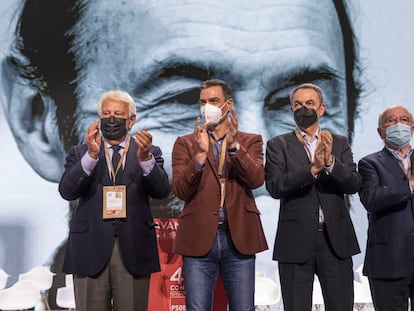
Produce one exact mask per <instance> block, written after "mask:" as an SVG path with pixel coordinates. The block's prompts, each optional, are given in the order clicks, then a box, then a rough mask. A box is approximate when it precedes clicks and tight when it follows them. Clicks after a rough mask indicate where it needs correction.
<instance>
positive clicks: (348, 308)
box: [265, 83, 361, 311]
mask: <svg viewBox="0 0 414 311" xmlns="http://www.w3.org/2000/svg"><path fill="white" fill-rule="evenodd" d="M290 101H291V110H292V112H293V114H294V119H295V122H296V125H297V127H296V129H295V130H294V131H291V132H289V133H286V134H282V135H279V136H276V137H274V138H272V139H271V140H269V141H268V143H267V148H266V168H265V172H266V189H267V190H268V191H269V193H270V194H271V196H272V197H273V198H275V199H280V212H279V222H278V227H277V233H276V241H275V248H274V253H273V259H274V260H277V261H278V263H279V275H280V283H281V289H282V297H283V303H284V307H285V310H286V311H305V310H311V307H312V286H313V279H314V275H315V274H316V275H317V276H318V278H319V281H320V284H321V287H322V293H323V297H324V301H325V307H326V310H337V311H339V310H344V311H352V310H353V297H354V296H353V295H354V291H353V269H352V255H355V254H357V253H359V251H360V250H359V246H358V242H357V239H356V236H355V231H354V227H353V225H352V222H351V218H350V215H349V210H348V207H347V205H346V204H345V194H352V193H355V192H357V191H358V188H359V185H360V183H361V176H360V175H359V174H358V173H357V171H356V164H355V163H354V161H353V156H352V152H351V148H350V146H349V143H348V140H347V138H346V137H344V136H341V135H336V134H331V133H330V132H329V131H327V130H322V129H321V128H320V127H319V119H320V118H321V117H322V116H323V115H324V113H325V109H326V106H325V103H324V96H323V92H322V90H321V88H319V87H318V86H316V85H314V84H310V83H307V84H301V85H299V86H297V87H296V88H295V89H294V90H293V91H292V93H291V96H290Z"/></svg>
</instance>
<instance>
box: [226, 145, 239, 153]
mask: <svg viewBox="0 0 414 311" xmlns="http://www.w3.org/2000/svg"><path fill="white" fill-rule="evenodd" d="M239 149H240V144H239V143H236V146H235V147H233V148H228V149H227V150H228V152H237V151H239Z"/></svg>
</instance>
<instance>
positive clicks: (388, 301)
mask: <svg viewBox="0 0 414 311" xmlns="http://www.w3.org/2000/svg"><path fill="white" fill-rule="evenodd" d="M377 131H378V134H379V135H380V137H381V139H382V140H383V141H384V144H385V147H384V148H383V149H382V150H381V151H378V152H376V153H373V154H370V155H368V156H366V157H364V158H362V159H361V160H360V161H359V163H358V170H359V172H360V173H361V175H362V184H361V188H360V190H359V196H360V199H361V202H362V204H363V205H364V207H365V208H366V210H367V211H368V221H369V227H368V241H367V249H366V255H365V263H364V269H363V272H364V274H365V275H367V276H368V279H369V284H370V288H371V296H372V299H373V302H374V306H375V310H377V311H392V310H400V311H401V310H408V299H410V301H411V310H414V214H413V213H414V191H413V190H414V174H413V167H414V166H413V164H414V158H413V149H412V148H411V146H410V140H411V137H412V135H413V132H414V123H413V116H412V114H411V113H410V112H408V110H407V109H406V108H404V107H401V106H392V107H389V108H388V109H386V110H385V111H384V112H383V113H382V114H381V115H380V117H379V119H378V129H377Z"/></svg>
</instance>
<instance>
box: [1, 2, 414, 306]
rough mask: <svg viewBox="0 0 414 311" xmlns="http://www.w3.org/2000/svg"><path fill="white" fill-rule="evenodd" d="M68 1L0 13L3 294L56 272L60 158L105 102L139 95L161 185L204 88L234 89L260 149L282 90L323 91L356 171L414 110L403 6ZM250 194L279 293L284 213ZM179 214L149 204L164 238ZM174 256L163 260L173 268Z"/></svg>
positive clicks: (62, 226) (285, 115) (287, 123)
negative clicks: (275, 255)
mask: <svg viewBox="0 0 414 311" xmlns="http://www.w3.org/2000/svg"><path fill="white" fill-rule="evenodd" d="M73 2H74V1H66V0H61V1H56V0H50V1H36V0H30V1H27V2H26V1H20V0H8V1H3V2H2V3H1V5H0V20H1V27H0V69H1V80H0V102H1V108H0V109H1V110H0V111H1V113H0V138H1V142H2V146H1V152H2V157H1V161H0V171H1V178H0V189H1V191H0V267H1V268H3V269H5V270H6V271H7V272H8V273H9V274H10V275H11V277H10V278H9V281H8V285H11V284H12V283H13V282H15V281H16V279H17V276H18V274H19V273H21V272H24V271H27V270H29V269H30V268H31V267H33V266H35V265H49V266H52V265H53V266H55V267H59V261H60V260H61V255H62V250H64V243H65V239H66V237H67V232H68V222H69V219H70V212H69V211H70V207H69V203H68V202H66V201H64V200H63V199H61V198H60V196H59V194H58V192H57V181H58V180H59V178H60V174H61V172H62V169H63V163H64V155H65V151H66V150H67V148H68V147H69V146H70V145H71V144H77V143H79V142H81V141H82V137H83V134H84V132H85V129H86V128H87V126H88V124H89V123H90V122H91V121H92V120H94V119H96V111H95V104H96V102H97V100H98V98H99V96H100V94H101V93H103V92H104V91H106V90H108V89H114V88H120V89H124V90H126V91H128V92H130V93H131V95H133V96H134V99H135V100H136V102H137V109H138V117H137V119H138V122H137V125H136V126H135V127H134V129H133V131H136V130H137V129H141V128H142V127H147V128H148V130H149V131H150V132H151V133H152V134H153V135H154V144H157V145H159V146H161V148H162V150H163V152H164V157H165V161H166V168H167V171H168V172H169V174H170V177H171V149H172V145H173V143H174V141H175V137H177V136H178V135H183V134H185V133H188V132H191V131H192V128H193V124H194V121H195V118H196V117H197V116H198V115H199V109H198V104H197V96H198V89H197V87H198V86H199V84H200V81H202V80H204V79H207V78H210V77H217V78H222V79H224V80H226V81H228V82H229V83H230V84H231V85H232V87H233V89H234V92H235V102H236V109H237V111H238V113H239V118H240V129H241V130H244V131H250V132H257V133H261V134H262V136H263V139H264V141H266V140H268V139H270V138H271V137H272V136H274V135H277V134H280V133H282V132H286V131H288V130H291V129H293V120H292V119H293V118H292V116H291V115H290V113H289V109H288V94H289V91H290V90H291V88H292V87H294V86H295V85H296V84H298V83H301V82H305V81H309V82H314V83H317V84H320V85H321V86H322V87H323V88H324V89H325V90H326V93H327V94H326V95H327V111H328V114H327V116H326V118H325V120H326V121H325V123H324V124H323V125H324V127H325V128H329V129H331V130H332V131H333V132H337V133H342V134H344V135H347V136H348V137H349V138H350V140H352V147H353V151H354V159H355V161H358V160H359V159H360V158H361V157H362V156H364V155H366V154H368V153H371V152H374V151H377V150H378V149H380V148H381V147H382V142H381V140H380V139H379V137H378V136H377V133H376V127H377V117H378V114H379V113H380V112H381V111H382V110H384V109H385V107H387V106H389V105H392V104H400V105H405V106H406V107H408V108H409V109H411V110H412V111H413V110H414V108H413V107H414V105H413V102H412V101H413V99H412V96H411V89H412V85H414V78H413V75H412V73H413V72H414V60H413V58H412V55H411V54H412V53H411V51H413V50H414V40H413V39H412V31H411V30H412V29H413V26H414V25H413V23H414V21H413V20H412V18H411V17H412V16H413V14H414V4H413V3H412V2H411V1H408V0H397V1H393V2H392V3H391V2H390V1H386V0H365V1H331V0H325V1H317V2H316V3H314V2H312V1H305V0H302V1H301V0H297V1H296V0H295V1H282V0H274V1H270V0H263V1H254V2H250V1H241V2H240V1H231V0H229V1H218V2H213V3H211V2H209V3H208V6H207V7H204V5H205V3H204V4H203V2H202V1H196V0H194V1H174V5H173V6H170V5H169V3H171V2H169V1H165V3H164V1H138V0H134V1H112V0H111V1H109V0H108V1H98V0H96V1H77V2H76V3H77V5H76V7H72V3H73ZM343 3H345V7H342V4H343ZM307 29H308V30H309V31H307ZM312 29H317V31H311V30H312ZM264 147H265V146H264ZM255 195H256V201H257V204H258V207H259V209H260V210H261V212H262V221H263V225H264V228H265V231H266V237H267V239H268V243H269V245H270V249H269V250H268V251H266V252H263V253H261V254H259V255H258V256H257V271H258V272H261V273H264V274H265V275H266V276H268V277H270V278H271V279H273V280H275V281H276V282H278V278H277V263H276V262H273V261H272V260H271V255H272V251H273V249H272V245H273V242H274V236H275V231H276V224H277V219H278V211H279V209H278V207H279V203H278V201H277V200H273V199H271V198H270V197H269V196H268V195H267V194H266V191H265V189H264V187H262V188H261V189H258V190H257V191H256V193H255ZM350 202H351V216H352V219H353V222H354V225H355V228H356V231H357V235H358V239H359V242H360V245H361V249H362V253H361V254H360V255H357V256H355V257H354V268H357V267H358V266H359V265H361V264H362V262H363V257H364V251H365V239H366V229H367V219H366V213H365V211H364V209H363V208H362V206H361V204H360V202H359V198H358V196H353V197H351V200H350ZM181 209H182V202H180V201H179V200H176V199H175V198H174V197H173V196H171V197H170V198H169V199H168V200H165V201H163V202H154V204H153V212H154V216H155V217H157V218H160V219H164V220H165V219H172V220H171V224H173V226H175V225H176V222H175V220H173V219H174V218H176V217H177V216H178V214H179V212H180V210H181ZM167 224H170V223H169V222H168V220H167ZM161 228H162V227H161ZM161 232H162V234H163V235H165V234H169V233H168V231H167V232H166V231H161ZM172 232H174V231H171V234H172ZM163 237H164V236H163ZM160 247H161V248H162V241H160ZM169 247H170V246H168V251H167V252H162V253H161V254H162V256H161V259H162V260H165V259H166V258H167V259H168V260H167V262H169V260H173V262H174V261H175V262H176V263H178V261H179V258H178V257H176V256H175V255H173V254H171V253H170V252H169V250H170V248H169ZM162 265H163V266H164V267H167V266H166V265H165V263H164V262H162ZM166 269H167V268H166ZM172 269H173V270H174V269H176V270H175V271H172V272H173V273H172V275H173V276H174V277H173V279H174V278H175V277H177V278H176V280H178V281H177V283H174V282H175V281H171V278H170V279H168V280H166V279H162V278H163V276H161V279H162V280H163V282H164V283H165V286H166V287H165V288H164V290H165V292H164V293H163V294H165V295H167V296H168V295H169V296H168V297H169V298H171V299H172V298H173V299H174V300H175V299H177V300H179V299H181V296H179V295H180V294H177V293H179V292H180V291H176V289H178V290H180V289H182V288H181V284H180V282H179V280H180V279H181V275H180V273H181V272H182V271H181V270H180V268H179V265H178V264H177V265H174V266H173V267H172ZM163 273H165V270H164V271H163ZM168 273H169V272H168ZM168 275H169V274H168ZM151 286H153V284H152V285H151ZM163 286H164V285H163ZM152 288H153V287H152ZM171 290H173V291H171ZM168 293H169V294H168ZM172 293H174V295H173V294H172ZM180 303H181V304H182V302H180ZM178 310H179V309H178Z"/></svg>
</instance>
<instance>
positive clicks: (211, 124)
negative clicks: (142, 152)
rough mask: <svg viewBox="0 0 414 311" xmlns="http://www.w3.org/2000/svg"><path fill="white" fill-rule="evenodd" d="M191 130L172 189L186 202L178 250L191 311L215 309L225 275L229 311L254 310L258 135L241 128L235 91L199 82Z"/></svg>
mask: <svg viewBox="0 0 414 311" xmlns="http://www.w3.org/2000/svg"><path fill="white" fill-rule="evenodd" d="M200 106H201V113H202V115H203V117H204V120H205V123H203V125H202V126H201V125H200V117H198V118H197V120H196V123H195V128H194V132H193V133H191V134H189V135H186V136H182V137H178V138H177V140H176V142H175V144H174V148H173V153H172V167H173V177H172V188H173V191H174V193H175V194H176V195H177V197H179V198H180V199H182V200H184V201H185V205H184V209H183V211H182V212H181V215H180V217H179V226H178V230H177V237H176V244H175V252H176V253H178V254H181V255H183V256H184V257H183V262H184V273H185V292H186V306H187V310H188V311H210V310H211V306H212V298H213V292H214V288H215V284H216V280H217V277H218V274H219V273H220V275H221V277H222V279H223V282H224V286H225V288H226V293H227V298H228V301H229V306H230V310H233V311H253V310H254V284H255V254H256V253H258V252H261V251H263V250H265V249H267V243H266V239H265V236H264V233H263V228H262V224H261V221H260V212H259V210H258V209H257V207H256V204H255V201H254V197H253V193H252V189H255V188H258V187H260V186H261V185H262V184H263V182H264V170H263V146H262V145H263V141H262V138H261V136H260V135H256V134H249V133H244V132H240V131H238V122H237V115H236V112H235V109H234V107H233V98H232V92H231V88H230V86H229V85H227V83H225V82H224V81H221V80H216V79H213V80H207V81H205V82H203V83H202V84H201V92H200Z"/></svg>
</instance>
